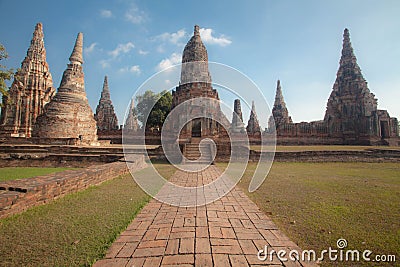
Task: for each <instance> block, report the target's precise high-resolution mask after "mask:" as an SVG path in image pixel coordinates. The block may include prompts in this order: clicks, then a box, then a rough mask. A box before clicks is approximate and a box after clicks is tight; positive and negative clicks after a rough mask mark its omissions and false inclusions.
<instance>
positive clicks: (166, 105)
mask: <svg viewBox="0 0 400 267" xmlns="http://www.w3.org/2000/svg"><path fill="white" fill-rule="evenodd" d="M136 102H137V105H136V108H135V114H137V117H138V120H139V121H140V122H141V123H142V125H146V129H161V128H162V125H163V123H164V121H165V119H166V118H167V116H168V113H169V112H170V110H171V105H172V94H171V93H170V92H168V91H165V90H164V91H162V92H161V93H154V92H153V91H151V90H147V91H146V92H144V94H143V95H138V96H136Z"/></svg>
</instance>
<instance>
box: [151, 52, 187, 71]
mask: <svg viewBox="0 0 400 267" xmlns="http://www.w3.org/2000/svg"><path fill="white" fill-rule="evenodd" d="M181 60H182V55H181V54H178V53H172V54H171V56H170V57H169V58H165V59H163V60H161V62H160V63H158V65H157V67H156V70H158V71H162V70H164V69H167V68H169V67H171V66H173V65H176V64H178V63H180V62H181Z"/></svg>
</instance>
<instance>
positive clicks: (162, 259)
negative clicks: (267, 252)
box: [94, 166, 312, 267]
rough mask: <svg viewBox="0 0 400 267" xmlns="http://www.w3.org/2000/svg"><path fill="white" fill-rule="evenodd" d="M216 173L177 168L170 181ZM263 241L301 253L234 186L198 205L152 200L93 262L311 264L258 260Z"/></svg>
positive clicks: (189, 181) (203, 179) (204, 179)
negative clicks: (181, 204) (190, 205)
mask: <svg viewBox="0 0 400 267" xmlns="http://www.w3.org/2000/svg"><path fill="white" fill-rule="evenodd" d="M220 173H221V172H220V170H219V169H218V168H217V167H215V166H210V167H209V168H207V169H206V170H204V171H202V172H197V173H188V172H183V171H177V172H176V173H175V174H174V175H173V177H172V178H171V180H170V181H171V182H173V183H176V184H180V185H186V186H193V185H199V184H207V183H209V182H210V181H211V180H213V179H215V178H216V177H218V176H219V175H220ZM164 193H165V190H164ZM194 195H196V194H194ZM197 195H198V194H197ZM173 197H176V198H178V199H182V198H181V197H180V196H173ZM204 197H205V198H206V196H204ZM266 245H267V246H269V249H274V250H276V251H277V250H281V249H284V250H286V251H288V252H289V251H290V250H292V249H296V250H298V251H299V252H300V253H301V250H300V248H299V247H298V246H297V245H296V244H295V243H293V242H292V241H290V240H289V238H287V237H286V236H285V235H284V234H283V233H282V232H281V231H280V230H279V229H278V228H277V227H276V225H275V224H274V223H273V222H272V221H271V219H270V218H269V217H268V216H266V215H265V214H264V213H263V212H261V211H260V209H259V208H258V207H257V206H256V205H255V204H254V203H253V202H252V201H251V200H250V199H249V198H248V197H247V196H246V195H245V193H243V192H242V191H241V190H240V189H238V188H234V189H233V190H232V191H231V192H229V193H228V194H227V195H226V196H224V197H222V198H221V199H219V200H217V201H215V202H213V203H210V204H207V205H203V206H198V207H176V206H171V205H167V204H165V203H161V202H159V201H157V200H155V199H153V200H151V201H150V202H149V204H147V205H146V206H145V207H144V208H143V209H142V211H141V212H140V213H139V214H138V215H137V216H136V218H135V219H134V220H133V221H132V223H131V224H130V225H129V226H128V228H127V229H126V231H124V232H123V233H121V235H120V236H119V237H118V238H117V240H116V241H115V242H114V243H113V244H112V246H111V247H110V249H109V250H108V252H107V254H106V256H105V258H104V259H102V260H100V261H98V262H96V263H95V264H94V266H95V267H99V266H135V267H139V266H174V265H175V266H176V265H179V266H260V265H270V266H312V265H310V264H306V263H304V262H297V261H296V262H292V261H288V262H281V261H279V259H278V258H277V257H276V255H275V256H274V257H273V260H272V261H269V260H266V261H261V260H259V259H258V257H257V252H258V251H259V249H264V247H265V246H266ZM286 256H287V257H288V254H286Z"/></svg>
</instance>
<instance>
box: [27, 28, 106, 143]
mask: <svg viewBox="0 0 400 267" xmlns="http://www.w3.org/2000/svg"><path fill="white" fill-rule="evenodd" d="M82 48H83V34H82V33H79V34H78V37H77V38H76V42H75V46H74V49H73V51H72V54H71V56H70V57H69V61H70V63H69V64H68V65H67V69H66V70H65V71H64V73H63V77H62V80H61V84H60V87H59V88H58V91H57V93H56V95H55V96H54V98H53V99H52V100H51V101H50V103H48V104H47V105H46V107H45V110H44V113H43V114H42V115H40V116H39V117H38V118H37V120H36V124H35V127H34V131H33V136H34V137H39V138H49V139H76V140H77V141H79V144H87V145H97V144H98V142H97V126H96V121H95V119H94V115H93V111H92V109H91V108H90V106H89V102H88V100H87V97H86V92H85V79H84V73H83V68H82V64H83V58H82Z"/></svg>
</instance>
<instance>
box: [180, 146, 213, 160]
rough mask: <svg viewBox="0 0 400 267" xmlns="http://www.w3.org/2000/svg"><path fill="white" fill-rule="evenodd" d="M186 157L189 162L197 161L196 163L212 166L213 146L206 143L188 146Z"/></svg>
mask: <svg viewBox="0 0 400 267" xmlns="http://www.w3.org/2000/svg"><path fill="white" fill-rule="evenodd" d="M200 151H201V152H200ZM184 156H185V158H186V159H187V160H189V161H196V162H195V163H200V164H210V163H211V162H212V161H213V157H212V151H211V144H207V143H204V142H203V143H189V144H186V145H185V150H184ZM186 163H188V162H186Z"/></svg>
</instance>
